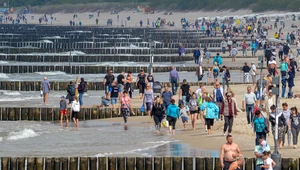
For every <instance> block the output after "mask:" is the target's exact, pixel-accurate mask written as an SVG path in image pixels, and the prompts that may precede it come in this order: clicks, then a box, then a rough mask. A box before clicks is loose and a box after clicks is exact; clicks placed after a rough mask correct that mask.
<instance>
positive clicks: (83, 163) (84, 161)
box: [80, 157, 89, 170]
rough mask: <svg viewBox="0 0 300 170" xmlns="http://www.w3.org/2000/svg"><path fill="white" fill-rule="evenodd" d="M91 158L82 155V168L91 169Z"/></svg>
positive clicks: (82, 169)
mask: <svg viewBox="0 0 300 170" xmlns="http://www.w3.org/2000/svg"><path fill="white" fill-rule="evenodd" d="M88 161H89V159H88V157H80V170H88V169H89V163H88Z"/></svg>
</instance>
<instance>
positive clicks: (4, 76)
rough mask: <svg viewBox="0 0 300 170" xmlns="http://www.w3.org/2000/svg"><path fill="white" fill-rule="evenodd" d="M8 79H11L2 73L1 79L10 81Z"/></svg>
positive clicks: (0, 74)
mask: <svg viewBox="0 0 300 170" xmlns="http://www.w3.org/2000/svg"><path fill="white" fill-rule="evenodd" d="M0 64H1V63H0ZM8 78H9V77H8V76H7V75H6V74H5V73H0V79H8Z"/></svg>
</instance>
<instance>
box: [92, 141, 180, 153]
mask: <svg viewBox="0 0 300 170" xmlns="http://www.w3.org/2000/svg"><path fill="white" fill-rule="evenodd" d="M171 142H175V141H157V142H145V143H144V144H155V145H152V146H149V147H145V148H137V149H133V150H130V151H124V152H114V153H113V152H109V153H99V154H97V155H95V156H96V157H102V156H110V155H124V154H134V153H138V152H141V151H145V150H149V149H153V148H157V147H159V146H163V145H165V144H168V143H171ZM147 155H149V154H147ZM150 156H151V155H150Z"/></svg>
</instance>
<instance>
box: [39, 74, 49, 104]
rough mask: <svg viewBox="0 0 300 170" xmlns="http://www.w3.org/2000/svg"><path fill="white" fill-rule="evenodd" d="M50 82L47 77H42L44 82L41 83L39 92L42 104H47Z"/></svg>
mask: <svg viewBox="0 0 300 170" xmlns="http://www.w3.org/2000/svg"><path fill="white" fill-rule="evenodd" d="M50 89H51V87H50V82H49V80H48V78H47V77H44V81H42V83H41V92H42V94H43V102H44V104H47V103H48V98H49V93H50Z"/></svg>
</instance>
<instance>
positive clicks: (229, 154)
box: [220, 135, 242, 170]
mask: <svg viewBox="0 0 300 170" xmlns="http://www.w3.org/2000/svg"><path fill="white" fill-rule="evenodd" d="M226 140H227V143H225V144H223V145H222V147H221V152H220V162H221V167H222V168H223V170H229V168H230V167H231V164H233V163H234V162H236V161H238V160H239V159H240V157H242V152H241V150H240V147H239V145H238V144H236V143H234V142H233V140H232V135H227V136H226ZM239 161H240V160H239ZM236 163H238V162H236ZM236 163H234V164H233V165H235V164H236ZM231 169H234V167H233V166H232V168H231ZM235 169H239V167H238V166H236V167H235Z"/></svg>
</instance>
